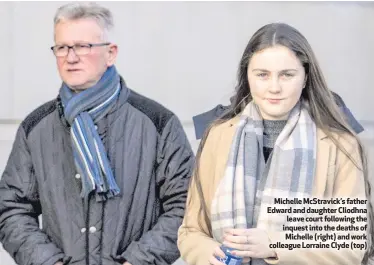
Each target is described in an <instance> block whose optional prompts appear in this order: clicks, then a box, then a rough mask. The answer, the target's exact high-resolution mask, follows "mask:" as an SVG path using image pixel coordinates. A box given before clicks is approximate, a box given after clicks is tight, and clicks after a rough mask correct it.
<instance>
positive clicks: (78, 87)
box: [65, 81, 88, 92]
mask: <svg viewBox="0 0 374 265" xmlns="http://www.w3.org/2000/svg"><path fill="white" fill-rule="evenodd" d="M65 83H66V84H67V85H68V87H70V88H71V89H72V90H74V91H77V92H79V91H83V90H85V89H87V88H88V86H87V84H86V83H84V82H77V81H75V82H74V81H65Z"/></svg>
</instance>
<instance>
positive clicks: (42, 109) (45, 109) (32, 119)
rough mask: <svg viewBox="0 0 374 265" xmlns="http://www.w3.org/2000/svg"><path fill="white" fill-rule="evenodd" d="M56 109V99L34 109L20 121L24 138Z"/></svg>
mask: <svg viewBox="0 0 374 265" xmlns="http://www.w3.org/2000/svg"><path fill="white" fill-rule="evenodd" d="M56 109H57V99H53V100H50V101H48V102H46V103H44V104H42V105H40V106H39V107H37V108H36V109H34V110H33V111H32V112H31V113H30V114H28V115H27V116H26V118H25V119H24V120H23V121H22V124H21V125H22V128H23V130H24V131H25V135H26V138H27V137H28V135H29V134H30V132H31V131H32V130H33V129H34V128H35V127H36V126H37V125H38V124H39V122H40V121H42V120H43V119H44V118H45V117H47V116H48V115H49V114H51V113H52V112H54V111H55V110H56Z"/></svg>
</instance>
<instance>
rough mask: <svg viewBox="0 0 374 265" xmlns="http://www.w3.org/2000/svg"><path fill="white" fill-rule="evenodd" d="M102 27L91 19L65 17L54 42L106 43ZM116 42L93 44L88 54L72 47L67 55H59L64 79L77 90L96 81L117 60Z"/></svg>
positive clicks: (57, 26) (57, 58)
mask: <svg viewBox="0 0 374 265" xmlns="http://www.w3.org/2000/svg"><path fill="white" fill-rule="evenodd" d="M104 42H105V41H104V40H103V31H102V29H101V28H100V26H99V25H98V24H97V23H96V22H95V21H94V20H92V19H79V20H63V21H61V22H59V23H58V24H57V25H56V26H55V45H69V46H73V45H76V44H96V43H104ZM116 55H117V46H116V45H113V44H111V45H108V46H98V47H91V49H90V52H89V53H88V54H85V55H77V54H75V52H74V51H73V49H69V53H68V54H67V55H66V56H64V57H56V60H57V68H58V71H59V74H60V76H61V79H62V80H63V81H64V82H65V83H66V84H67V85H68V86H69V87H70V88H72V89H74V90H84V89H86V88H89V87H92V86H93V85H95V84H96V83H97V82H98V81H99V80H100V78H101V76H102V75H103V74H104V72H105V71H106V69H107V68H108V67H109V66H111V65H113V64H114V61H115V57H116Z"/></svg>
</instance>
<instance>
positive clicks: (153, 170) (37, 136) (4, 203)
mask: <svg viewBox="0 0 374 265" xmlns="http://www.w3.org/2000/svg"><path fill="white" fill-rule="evenodd" d="M122 85H125V84H124V82H122ZM130 93H131V94H130V97H129V99H128V100H127V101H124V100H123V98H122V97H121V96H120V98H119V101H118V102H117V103H116V104H117V105H116V106H115V108H114V110H112V111H111V112H110V113H109V114H108V115H107V116H106V117H105V118H103V119H101V120H100V121H99V123H98V124H97V125H98V131H99V134H100V136H101V138H102V140H103V143H104V146H105V147H106V150H107V154H108V158H109V161H110V163H111V167H112V170H113V172H114V175H115V178H116V182H117V184H118V186H119V187H120V189H121V194H120V196H118V197H116V198H115V199H110V200H108V201H107V202H106V203H98V202H96V201H95V197H94V196H91V197H90V198H89V199H88V200H86V202H85V200H82V198H80V196H79V195H80V191H81V181H80V179H79V175H76V169H75V166H74V162H73V155H72V148H71V141H70V133H69V128H68V125H67V123H66V121H65V120H64V118H63V115H62V113H63V112H62V109H61V108H62V106H61V104H60V102H59V100H57V99H56V100H53V101H51V102H48V103H46V104H44V105H43V106H41V107H39V108H38V109H36V110H35V111H34V112H32V113H31V114H30V115H29V116H28V117H27V118H26V119H25V120H24V121H23V122H22V124H21V126H20V127H19V129H18V132H17V136H16V140H15V142H14V145H13V149H12V151H11V155H10V158H9V161H8V163H7V166H6V168H5V171H4V173H3V176H2V179H1V181H0V241H1V242H2V243H3V247H4V249H5V250H6V251H8V252H9V253H10V254H11V256H12V257H13V258H14V259H15V261H16V262H17V263H18V264H19V265H53V264H54V263H56V262H57V261H59V260H62V261H64V263H65V264H71V265H73V264H74V265H99V264H103V265H114V264H119V263H123V262H125V261H129V262H130V263H131V264H133V265H146V264H156V265H166V264H172V263H173V262H174V261H175V260H177V259H178V258H179V251H178V248H177V244H176V242H177V231H178V228H179V226H180V225H181V222H182V218H183V215H184V207H185V201H186V197H187V189H188V183H189V177H190V176H191V172H192V167H193V163H194V155H193V151H192V149H191V147H190V144H189V142H188V140H187V137H186V135H185V132H184V130H183V127H182V125H181V123H180V121H179V120H178V118H177V117H176V116H175V115H174V114H173V113H172V112H170V111H169V110H167V109H166V108H164V107H162V106H161V105H159V104H158V103H156V102H154V101H152V100H150V99H147V98H145V97H143V96H141V95H139V94H136V93H135V92H133V91H131V92H130ZM40 214H42V220H43V222H42V230H40V229H39V224H38V222H37V217H38V215H40Z"/></svg>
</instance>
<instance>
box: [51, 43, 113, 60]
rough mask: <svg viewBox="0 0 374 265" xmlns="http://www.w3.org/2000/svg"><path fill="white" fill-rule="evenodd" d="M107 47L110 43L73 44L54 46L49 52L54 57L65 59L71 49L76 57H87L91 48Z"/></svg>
mask: <svg viewBox="0 0 374 265" xmlns="http://www.w3.org/2000/svg"><path fill="white" fill-rule="evenodd" d="M107 45H110V42H105V43H84V44H74V45H73V46H69V45H56V46H53V47H51V50H52V51H53V53H54V55H55V56H56V57H65V56H67V55H68V54H69V50H70V49H73V51H74V53H75V54H76V55H87V54H89V53H90V52H91V48H92V47H99V46H107Z"/></svg>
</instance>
